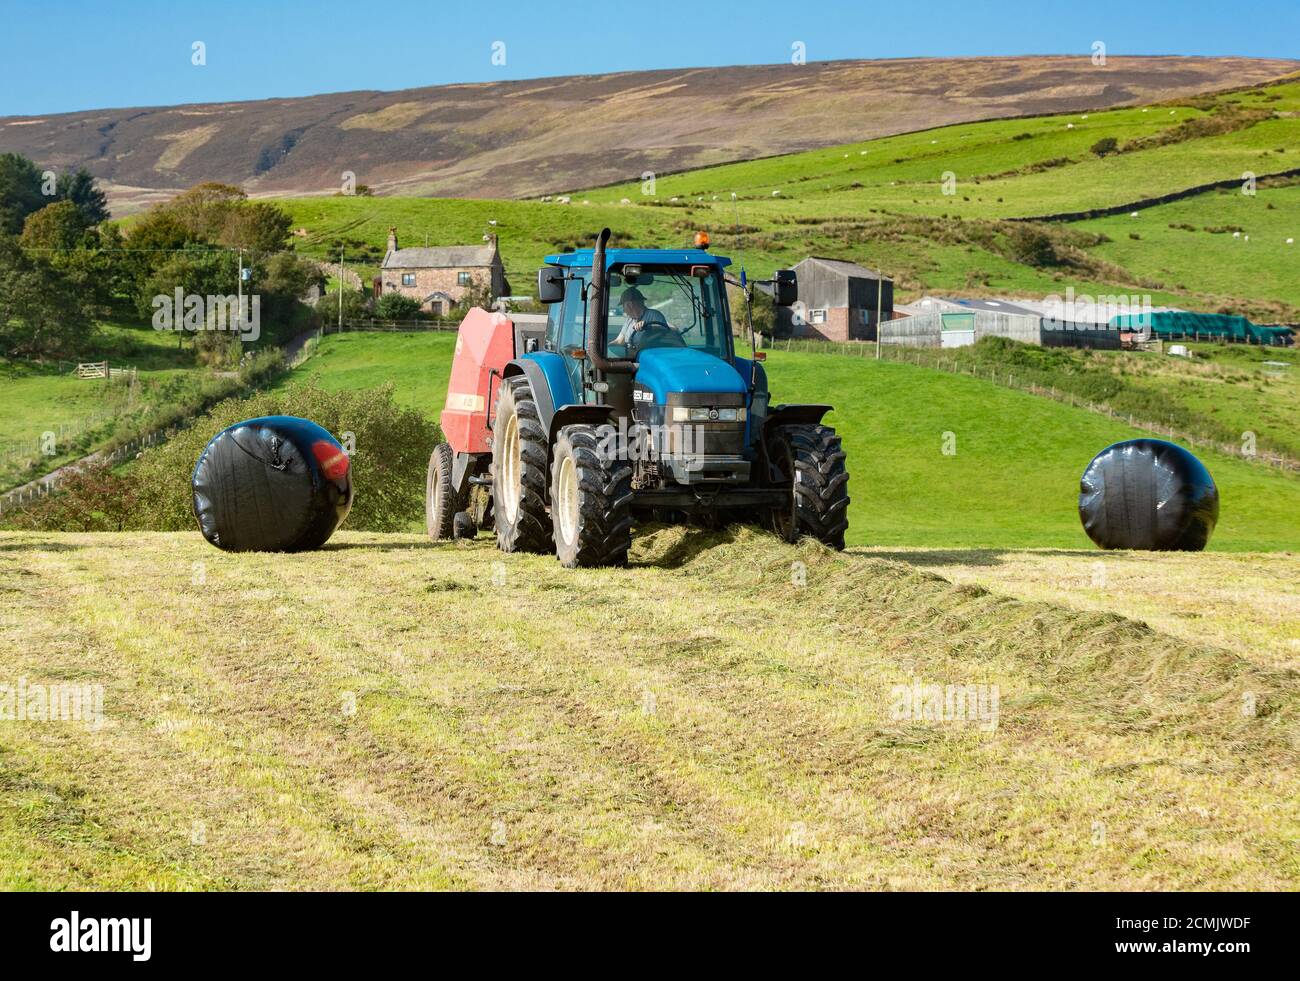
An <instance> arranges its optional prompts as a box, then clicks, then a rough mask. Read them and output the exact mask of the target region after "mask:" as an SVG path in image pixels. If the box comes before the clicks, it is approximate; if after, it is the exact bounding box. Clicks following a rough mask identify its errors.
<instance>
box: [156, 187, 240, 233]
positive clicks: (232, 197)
mask: <svg viewBox="0 0 1300 981" xmlns="http://www.w3.org/2000/svg"><path fill="white" fill-rule="evenodd" d="M247 200H248V195H247V194H245V193H244V192H243V191H242V190H240V189H239V188H238V187H235V186H233V185H231V184H221V183H218V182H216V181H206V182H204V183H202V184H195V185H194V186H193V187H191V188H190V189H189V190H188V191H182V192H181V193H180V194H178V195H176V197H174V198H172V199H171V200H169V201H164V202H163V203H161V204H158V205H155V206H154V207H153V208H152V209H151V211H155V212H158V211H161V212H165V213H168V214H170V215H172V216H173V217H174V218H175V219H176V220H177V221H178V222H180V224H181V226H182V227H183V228H184V229H185V230H186V231H187V232H188V233H189V235H190V238H191V240H192V241H195V242H211V243H217V242H219V241H220V239H221V234H222V232H223V231H225V229H226V225H227V223H228V222H229V221H230V219H231V217H232V216H233V214H234V212H235V211H236V209H238V208H239V207H240V206H241V205H242V204H243V203H244V202H245V201H247ZM223 244H224V243H223Z"/></svg>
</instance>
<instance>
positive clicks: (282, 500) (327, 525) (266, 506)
mask: <svg viewBox="0 0 1300 981" xmlns="http://www.w3.org/2000/svg"><path fill="white" fill-rule="evenodd" d="M191 484H192V486H193V488H194V516H195V517H196V518H197V519H198V522H199V530H200V531H202V532H203V537H204V538H206V539H207V540H208V541H209V542H211V543H212V544H213V545H215V546H217V548H220V549H224V550H226V551H230V552H248V551H257V552H301V551H306V550H309V549H313V548H319V547H320V546H321V545H324V544H325V542H326V541H328V540H329V537H330V535H332V534H334V531H335V529H336V528H338V526H339V525H340V524H342V523H343V519H344V518H346V517H347V515H348V511H349V510H351V508H352V468H351V465H350V461H349V460H348V456H347V453H345V452H344V450H343V447H342V445H341V444H340V443H339V441H338V440H336V439H335V438H334V437H333V436H331V435H330V434H329V433H328V432H327V431H326V430H324V429H322V428H321V427H320V426H318V425H316V424H315V423H314V422H309V421H308V420H306V419H299V418H297V417H295V416H263V417H261V418H258V419H248V420H245V421H244V422H239V423H236V424H235V425H233V426H230V427H229V428H227V429H223V430H222V431H221V432H219V433H217V435H216V436H214V437H213V438H212V440H211V442H209V443H208V445H207V447H206V448H205V449H204V450H203V452H202V454H200V455H199V460H198V463H196V464H195V465H194V476H193V478H192V480H191Z"/></svg>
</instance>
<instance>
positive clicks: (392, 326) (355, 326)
mask: <svg viewBox="0 0 1300 981" xmlns="http://www.w3.org/2000/svg"><path fill="white" fill-rule="evenodd" d="M459 327H460V321H459V320H379V319H377V318H358V319H353V320H345V321H343V323H342V324H340V323H338V321H332V322H331V321H326V322H324V323H322V325H321V333H322V334H346V333H348V332H350V331H381V332H384V331H388V332H393V331H412V330H434V331H436V330H457V329H459Z"/></svg>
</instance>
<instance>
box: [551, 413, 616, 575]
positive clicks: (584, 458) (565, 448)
mask: <svg viewBox="0 0 1300 981" xmlns="http://www.w3.org/2000/svg"><path fill="white" fill-rule="evenodd" d="M551 524H552V528H553V530H554V531H553V534H554V538H555V554H556V555H557V556H558V557H559V559H560V563H561V564H562V565H563V566H564V567H565V568H568V569H574V568H577V567H578V566H602V565H627V553H628V549H629V548H630V547H631V545H632V468H631V466H629V465H628V464H627V463H626V462H625V461H622V460H618V459H616V458H612V457H610V456H609V455H608V454H607V453H604V452H602V451H601V447H600V430H599V429H598V428H597V427H595V426H583V425H578V426H565V427H564V428H563V429H561V430H560V437H559V439H557V440H556V442H555V460H554V462H553V463H552V464H551Z"/></svg>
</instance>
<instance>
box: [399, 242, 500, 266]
mask: <svg viewBox="0 0 1300 981" xmlns="http://www.w3.org/2000/svg"><path fill="white" fill-rule="evenodd" d="M495 254H496V249H495V248H493V247H492V246H491V245H447V246H441V247H438V248H427V249H398V250H397V251H396V252H390V253H388V255H386V256H384V265H383V268H384V269H463V268H471V267H477V266H490V265H492V256H493V255H495Z"/></svg>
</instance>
